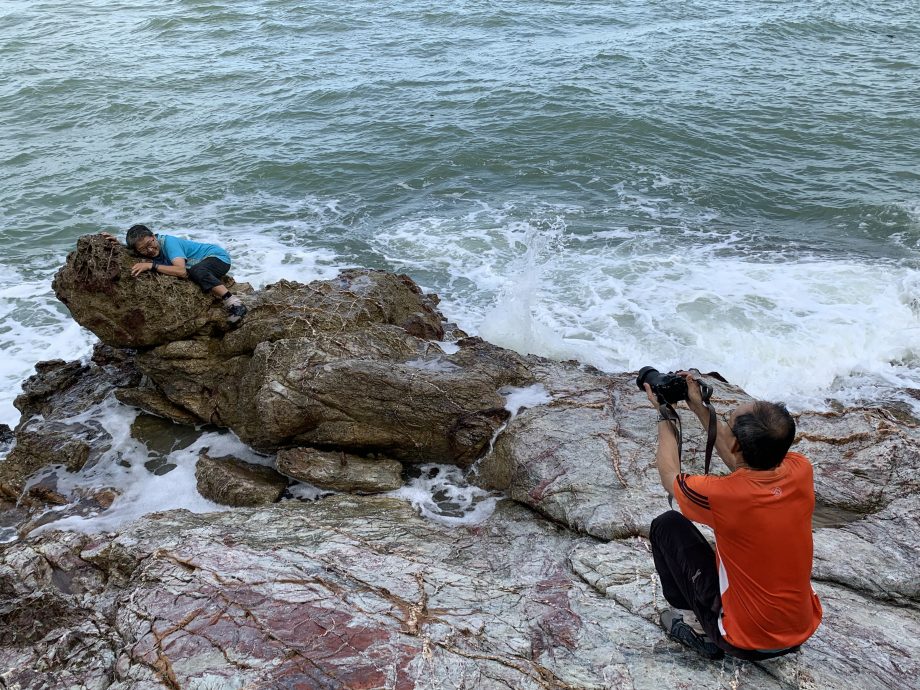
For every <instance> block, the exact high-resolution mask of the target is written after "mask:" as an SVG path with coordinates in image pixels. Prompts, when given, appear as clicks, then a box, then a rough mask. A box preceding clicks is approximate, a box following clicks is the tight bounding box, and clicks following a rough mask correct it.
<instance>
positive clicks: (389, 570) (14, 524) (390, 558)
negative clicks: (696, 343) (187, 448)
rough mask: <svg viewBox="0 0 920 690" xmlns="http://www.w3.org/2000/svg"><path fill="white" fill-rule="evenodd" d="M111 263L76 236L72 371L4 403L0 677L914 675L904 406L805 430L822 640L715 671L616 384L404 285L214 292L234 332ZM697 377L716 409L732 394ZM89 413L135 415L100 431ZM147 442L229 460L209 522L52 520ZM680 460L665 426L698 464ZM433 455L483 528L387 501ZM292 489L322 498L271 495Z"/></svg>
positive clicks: (916, 480)
mask: <svg viewBox="0 0 920 690" xmlns="http://www.w3.org/2000/svg"><path fill="white" fill-rule="evenodd" d="M130 263H131V259H130V257H129V256H128V255H127V253H126V252H125V250H123V249H122V248H120V247H116V246H113V245H111V244H108V243H106V242H105V241H104V240H102V238H100V237H96V236H87V237H83V238H81V239H80V240H79V242H78V245H77V249H76V251H75V252H73V253H72V254H71V255H70V256H68V259H67V262H66V264H65V265H64V266H63V267H62V269H61V270H60V271H59V272H58V274H57V276H56V278H55V282H54V289H55V293H56V294H57V295H58V297H59V299H61V301H62V302H64V303H65V304H66V305H67V306H68V308H69V309H70V311H71V313H72V314H73V316H74V318H75V319H76V320H77V321H78V322H79V323H80V324H81V325H83V326H85V327H86V328H88V329H90V330H91V331H93V333H95V334H96V335H97V336H98V338H99V340H100V343H99V344H98V345H97V346H96V349H95V351H94V353H93V357H92V359H91V360H90V361H88V362H62V361H53V362H42V363H39V364H38V365H36V374H35V375H34V376H33V377H31V378H30V379H29V380H27V381H26V382H25V383H24V384H23V393H22V395H20V396H19V397H18V398H17V400H16V406H17V408H18V409H19V410H20V412H21V413H22V418H21V421H20V423H19V424H18V425H17V427H16V429H15V430H14V431H13V436H14V439H15V440H14V441H11V442H10V443H11V444H12V449H11V450H10V451H9V452H8V453H7V456H6V458H5V459H4V460H2V461H0V500H2V502H3V512H2V515H3V517H2V521H0V530H2V532H3V534H6V535H8V536H7V538H8V539H9V543H7V544H5V545H0V592H2V596H0V685H2V686H3V687H8V688H58V687H60V688H65V687H66V688H113V689H119V690H121V689H127V688H162V687H166V688H196V689H198V688H200V689H204V688H243V687H245V688H269V687H271V688H275V687H290V688H295V687H302V688H377V687H380V688H416V687H418V688H442V687H443V688H491V687H496V688H506V687H512V688H620V687H624V688H681V687H691V686H696V687H704V688H722V687H725V688H801V689H804V688H831V687H837V686H838V685H839V684H840V682H841V679H843V678H846V682H847V683H848V684H849V685H850V686H851V687H854V688H867V689H868V688H879V687H896V688H912V687H920V681H918V678H920V641H918V639H917V635H916V630H917V629H920V607H918V602H920V559H918V557H917V556H918V542H920V537H918V536H917V529H916V526H917V524H918V518H920V498H918V496H920V471H918V470H920V422H918V420H916V419H914V418H913V417H912V416H911V415H910V414H909V412H907V411H905V410H900V409H882V408H854V409H847V410H840V411H835V412H832V413H827V412H821V413H818V412H803V413H801V414H798V415H797V423H798V428H799V434H798V439H797V445H796V449H797V450H799V451H800V452H803V453H805V454H806V455H808V456H809V457H810V458H811V459H812V461H813V462H814V465H815V480H816V493H817V496H818V500H819V504H820V509H821V511H820V512H821V518H822V520H821V522H820V525H817V522H816V530H815V570H814V579H815V587H816V589H817V591H818V593H819V595H820V596H821V598H822V602H823V604H824V608H825V622H824V624H822V626H821V627H820V628H819V630H818V632H817V633H816V635H815V636H814V637H813V638H812V639H811V640H810V641H809V642H808V643H807V644H806V645H805V646H804V647H803V649H802V651H801V652H799V653H797V654H794V655H790V656H787V657H784V658H780V659H776V660H771V661H768V662H763V663H758V664H752V663H748V662H739V661H733V660H727V661H725V662H721V663H718V664H713V663H708V662H704V661H702V660H700V659H697V658H695V657H694V656H693V655H692V654H691V653H689V652H686V651H685V650H683V648H681V647H679V646H677V645H676V644H674V643H671V642H669V641H668V640H666V638H664V636H663V634H662V633H661V631H660V629H659V628H658V627H657V624H656V620H657V612H658V611H659V610H660V608H662V606H663V605H664V602H663V601H662V599H661V597H660V592H659V591H658V585H657V578H656V577H655V573H654V567H653V564H652V560H651V555H650V553H649V551H648V543H647V536H648V527H649V524H650V522H651V520H652V518H653V517H655V515H657V514H658V513H660V512H661V511H662V510H664V509H665V508H666V502H665V500H664V498H663V492H662V491H661V489H660V486H659V485H658V478H657V471H656V470H655V466H654V436H655V433H656V431H655V425H654V423H653V415H654V413H653V411H652V410H650V408H649V407H648V405H647V401H645V398H644V394H642V393H640V392H639V391H638V390H637V389H636V388H635V384H634V374H629V373H623V374H608V373H605V372H601V371H599V370H596V369H593V368H591V367H588V366H585V365H581V364H579V363H577V362H555V361H550V360H546V359H542V358H539V357H534V356H522V355H519V354H517V353H514V352H511V351H508V350H504V349H502V348H499V347H496V346H494V345H491V344H490V343H487V342H484V341H482V340H480V339H478V338H469V337H467V336H466V334H465V333H463V332H462V331H460V330H459V329H458V328H457V327H456V326H455V325H453V324H451V323H449V322H448V321H447V320H446V318H445V317H444V316H443V315H442V314H441V313H440V311H439V310H438V307H437V304H438V300H437V297H436V296H434V295H426V294H424V293H423V292H422V291H421V290H420V289H419V288H418V286H416V285H415V283H414V282H413V281H412V280H411V279H410V278H408V277H406V276H396V275H393V274H388V273H384V272H379V271H369V270H358V269H355V270H350V271H346V272H343V273H342V274H341V275H340V276H339V277H338V278H336V279H334V280H330V281H318V282H315V283H311V284H309V285H303V284H298V283H293V282H287V281H282V282H280V283H276V284H274V285H270V286H267V287H266V288H265V289H263V290H261V291H253V290H251V289H250V288H249V287H248V286H245V285H240V284H236V285H234V290H235V291H236V292H237V293H239V294H241V296H242V297H243V299H244V301H245V302H246V304H247V306H248V307H249V310H250V311H249V314H248V315H247V317H246V319H245V320H244V322H243V324H242V325H241V326H240V327H239V328H237V329H234V330H230V329H229V328H228V327H227V326H226V324H225V322H224V319H223V314H222V312H221V310H220V309H216V308H214V307H213V305H212V304H211V303H210V300H209V299H208V298H206V297H204V296H202V295H201V293H200V292H198V291H197V289H196V288H195V287H194V286H193V285H191V284H190V283H188V282H187V281H181V280H177V279H172V278H167V277H162V276H160V277H157V276H153V275H146V276H142V277H141V278H140V279H136V280H135V279H132V278H131V277H130ZM231 284H232V283H231ZM713 382H714V384H715V393H714V395H713V401H714V403H715V404H716V407H717V409H719V410H726V409H730V408H731V407H733V406H735V405H737V404H738V403H739V402H742V401H745V400H748V399H750V398H749V397H748V396H747V395H746V394H745V393H744V392H743V391H741V390H740V389H738V388H737V387H735V386H732V385H731V384H729V383H726V382H722V381H719V380H716V379H715V378H714V379H713ZM521 391H525V392H526V391H530V392H531V393H534V392H536V393H537V394H535V395H530V396H529V397H528V396H526V395H525V396H524V398H523V399H524V400H525V401H526V400H528V399H529V400H530V403H529V406H526V405H527V403H526V402H525V406H523V407H521V406H519V405H514V404H512V403H511V402H509V401H510V400H511V399H512V398H513V397H514V396H515V395H518V394H520V392H521ZM101 405H120V406H129V407H131V408H137V409H138V410H141V411H143V414H142V415H141V416H138V417H137V418H136V419H135V422H134V424H133V425H132V427H131V432H130V434H126V436H127V437H128V438H127V439H125V438H121V437H119V438H116V437H115V435H113V434H112V433H111V432H110V431H109V430H107V428H106V427H105V426H104V425H103V424H101V423H100V422H99V419H98V417H96V416H94V411H95V410H98V409H99V407H100V406H101ZM151 415H152V416H151ZM688 421H689V420H688ZM158 425H159V426H158ZM688 427H689V424H688ZM154 428H157V429H158V431H157V432H156V433H158V434H160V435H161V436H162V437H163V438H164V439H165V440H164V441H163V443H165V444H166V448H167V450H166V451H165V452H164V453H162V454H161V455H162V457H163V458H165V457H167V455H168V450H169V449H170V448H172V447H174V444H175V443H176V442H177V441H176V439H180V438H181V437H182V435H183V434H190V435H193V434H195V433H200V432H196V431H195V430H196V429H199V430H200V429H202V428H221V429H228V430H231V431H232V432H233V433H234V434H235V435H236V437H238V438H239V439H240V440H242V441H243V442H244V443H245V444H246V445H247V446H248V447H249V448H250V449H251V451H250V452H248V453H247V456H246V457H244V458H234V457H226V456H224V455H223V454H221V453H220V452H218V451H216V450H212V449H205V448H202V449H200V451H199V452H198V455H197V461H196V462H195V463H194V464H195V475H196V480H197V486H198V491H199V492H200V493H201V494H202V495H203V496H206V497H207V498H208V499H209V500H211V501H214V505H215V508H218V507H219V506H218V505H217V504H220V505H221V506H224V507H225V508H224V509H223V510H220V511H217V512H201V513H190V512H188V511H167V512H159V513H152V514H148V515H145V516H144V517H142V518H140V519H137V520H135V521H134V522H131V523H130V524H126V525H123V526H119V527H118V528H117V529H116V530H114V531H111V530H110V531H106V532H98V531H97V532H95V533H92V532H91V533H86V534H84V533H77V532H73V531H55V530H54V529H53V528H54V526H55V522H56V521H58V520H60V519H61V518H62V517H64V516H71V515H87V516H91V515H105V514H106V513H107V511H112V510H114V509H117V508H118V506H119V505H123V503H124V502H125V501H127V500H129V496H127V495H125V494H123V493H122V492H121V490H120V489H119V487H118V486H107V485H104V484H100V483H99V482H89V481H87V482H85V483H81V481H80V478H81V477H87V476H89V475H90V474H92V472H93V470H94V468H98V467H99V466H100V465H101V464H102V463H107V462H108V463H118V462H123V463H125V464H127V465H131V462H130V461H129V460H126V459H125V456H124V454H123V452H122V448H123V447H124V444H125V443H127V442H130V443H135V444H136V443H144V444H145V445H146V446H147V447H150V446H152V445H153V442H152V441H151V440H150V439H151V438H152V437H153V432H152V431H151V429H154ZM145 429H146V431H145ZM190 438H192V436H190ZM2 442H3V438H0V443H2ZM188 443H191V441H189V442H188ZM702 444H703V439H702V437H701V436H700V435H694V434H692V433H689V434H688V435H687V439H686V440H685V458H686V461H687V465H688V467H689V468H690V469H691V471H692V470H697V471H701V467H700V466H699V465H700V464H701V461H700V457H701V454H702V448H701V446H702ZM427 463H438V464H442V465H451V466H456V467H459V468H463V469H465V470H466V476H467V479H468V480H469V481H472V482H474V483H476V484H477V485H479V486H480V487H482V488H483V489H486V490H490V491H495V492H501V495H503V496H506V497H507V498H506V499H505V500H501V501H499V502H498V504H497V508H496V509H495V512H494V513H493V514H492V515H491V516H489V517H488V519H486V520H485V521H483V522H481V523H479V524H460V525H457V526H446V525H443V524H438V523H436V522H432V521H431V520H426V519H425V518H423V517H420V516H419V515H417V514H416V512H415V511H414V510H412V508H411V506H410V505H409V504H408V503H407V502H406V501H404V500H400V499H398V498H394V497H393V496H392V495H390V494H387V492H393V491H394V490H398V489H399V487H400V486H401V485H402V484H403V482H404V481H405V478H406V476H407V474H410V473H411V472H412V471H413V467H414V468H418V467H420V466H423V465H425V464H427ZM171 469H172V468H170V467H169V466H168V463H167V462H166V461H165V460H163V459H162V458H161V459H160V460H155V461H154V460H152V461H151V462H150V464H148V465H146V469H145V470H144V471H149V472H153V473H163V476H164V477H167V478H168V477H169V472H170V470H171ZM307 485H310V486H313V487H316V488H318V489H321V490H323V491H322V493H324V494H325V493H328V494H330V495H327V496H325V497H323V498H320V499H319V500H316V501H308V502H303V501H299V500H283V499H285V498H290V497H291V495H292V494H296V492H295V491H292V489H294V488H295V487H298V486H307ZM333 492H335V493H333ZM317 495H319V494H317ZM229 506H233V507H232V508H229Z"/></svg>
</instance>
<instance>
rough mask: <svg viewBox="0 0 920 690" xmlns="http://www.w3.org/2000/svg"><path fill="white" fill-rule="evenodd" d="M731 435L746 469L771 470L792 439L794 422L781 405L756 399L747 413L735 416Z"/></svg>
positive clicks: (778, 462)
mask: <svg viewBox="0 0 920 690" xmlns="http://www.w3.org/2000/svg"><path fill="white" fill-rule="evenodd" d="M732 433H733V434H734V435H735V438H736V439H738V445H739V446H741V455H742V457H743V458H744V462H745V463H747V465H748V467H750V468H751V469H754V470H772V469H773V468H774V467H776V466H777V465H779V464H780V463H781V462H782V461H783V458H785V457H786V453H787V452H789V447H790V446H792V442H793V441H794V440H795V420H794V419H793V418H792V415H791V414H789V410H787V409H786V406H785V405H783V404H782V403H771V402H765V401H763V400H758V401H756V402H755V403H754V408H753V409H752V410H751V411H750V412H747V413H746V414H740V415H738V416H737V417H735V423H734V425H733V426H732Z"/></svg>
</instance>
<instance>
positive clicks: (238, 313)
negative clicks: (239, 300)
mask: <svg viewBox="0 0 920 690" xmlns="http://www.w3.org/2000/svg"><path fill="white" fill-rule="evenodd" d="M247 311H249V310H248V309H247V308H246V305H245V304H234V305H233V306H232V307H230V308H229V309H228V310H227V323H230V324H234V325H235V324H238V323H239V322H240V319H242V318H243V317H244V316H246V312H247Z"/></svg>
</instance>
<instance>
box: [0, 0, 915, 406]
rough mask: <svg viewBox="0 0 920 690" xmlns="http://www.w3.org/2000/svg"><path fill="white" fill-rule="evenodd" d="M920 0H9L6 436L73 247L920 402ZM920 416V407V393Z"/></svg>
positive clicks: (763, 384) (811, 387)
mask: <svg viewBox="0 0 920 690" xmlns="http://www.w3.org/2000/svg"><path fill="white" fill-rule="evenodd" d="M918 27H920V6H918V5H917V4H916V3H915V2H897V1H882V2H877V3H864V2H853V1H849V2H817V3H815V2H789V3H773V2H753V3H743V4H742V3H732V2H718V1H705V2H703V1H700V2H688V3H664V2H644V3H608V2H603V3H601V2H579V3H560V2H541V3H535V2H534V3H529V2H514V1H510V2H499V3H495V2H458V3H421V2H411V1H410V2H401V3H386V4H380V3H363V2H361V3H358V2H344V3H343V2H336V3H327V2H301V1H298V2H294V1H293V0H266V1H264V2H258V3H255V2H242V1H234V2H202V1H197V0H195V1H193V0H172V1H167V2H163V1H158V2H141V1H137V2H131V3H127V2H115V3H112V2H108V1H106V2H103V1H102V0H86V1H84V2H78V3H74V2H66V3H65V2H60V1H57V0H54V1H38V2H34V1H31V0H30V1H28V2H26V1H21V2H20V1H16V0H6V1H5V2H3V3H2V4H0V211H2V213H0V239H2V242H3V249H4V251H3V252H2V255H0V262H2V264H3V266H2V270H0V349H2V352H3V356H2V358H0V380H2V381H3V385H2V392H0V421H4V422H7V423H11V424H12V423H15V422H16V421H17V419H18V415H17V413H16V411H15V410H14V409H13V407H12V405H11V401H12V398H13V397H14V396H15V394H16V392H17V389H18V382H19V381H20V380H21V379H22V378H23V377H24V376H26V375H28V373H30V371H31V367H32V364H33V363H34V362H35V361H36V360H39V359H48V358H51V357H63V358H73V357H78V356H81V355H82V354H84V353H86V352H87V351H88V348H89V346H90V343H91V338H90V336H89V335H88V334H87V333H86V332H84V331H82V330H80V329H79V328H78V327H77V326H76V325H75V324H73V323H72V322H71V321H70V319H69V317H68V316H67V315H66V313H65V310H64V309H63V307H61V306H60V305H59V304H57V303H56V301H55V300H54V299H53V296H52V295H51V294H50V277H51V275H52V274H53V271H54V270H55V269H56V268H57V267H58V266H59V265H60V263H61V262H62V261H63V259H64V257H65V255H66V253H67V252H68V251H69V250H70V249H71V248H72V247H73V245H74V242H75V240H76V238H77V237H78V236H79V235H81V234H83V233H87V232H93V231H96V230H100V229H105V230H109V231H118V232H119V233H120V232H121V231H123V230H124V229H125V228H127V227H128V226H129V225H130V224H132V223H134V222H146V223H148V224H150V225H152V226H154V227H155V229H158V230H165V231H171V232H175V233H177V234H187V235H191V236H195V237H199V238H202V239H204V240H207V241H219V242H222V243H224V244H225V245H226V246H227V247H228V248H229V249H230V251H231V254H232V255H233V258H234V264H235V265H234V273H235V275H236V277H238V278H243V279H247V280H250V281H253V282H255V283H256V284H265V283H268V282H273V281H275V280H277V279H279V278H295V279H299V280H308V279H311V278H314V277H327V276H330V275H333V274H334V273H335V271H336V270H337V269H338V268H339V267H342V266H346V265H355V264H359V265H364V266H372V267H378V268H386V269H392V270H398V271H404V272H407V273H409V274H410V275H412V276H414V277H415V278H416V279H417V280H418V281H419V282H420V283H422V284H423V285H424V286H425V287H426V288H428V289H431V290H435V291H437V292H438V293H440V294H441V295H442V297H443V298H444V302H443V305H442V306H443V308H444V310H445V312H446V313H447V314H448V315H449V316H451V317H452V318H454V319H455V320H457V321H459V322H460V324H461V325H462V326H463V327H464V328H466V329H467V330H469V331H473V332H478V333H481V334H482V335H484V336H486V337H488V338H490V339H492V340H494V341H496V342H498V343H500V344H503V345H506V346H509V347H514V348H517V349H519V350H521V351H529V352H536V353H540V354H545V355H550V356H558V357H566V358H568V357H578V358H581V359H583V360H585V361H589V362H591V363H593V364H596V365H598V366H601V367H603V368H606V369H610V370H624V369H638V368H639V367H641V366H643V365H645V364H652V365H655V366H657V367H659V368H662V369H668V368H674V367H679V366H681V367H685V366H696V367H698V368H700V369H701V370H704V371H705V370H718V371H720V372H721V373H722V374H723V375H724V376H725V377H726V378H728V379H729V380H732V381H734V382H737V383H739V384H741V385H743V386H744V387H746V388H747V389H748V390H749V391H751V392H753V393H755V394H758V395H762V396H767V397H772V398H780V399H786V400H787V401H789V402H790V403H792V404H793V405H794V406H798V407H805V406H810V407H813V406H820V405H824V404H825V401H826V400H827V399H828V398H834V399H838V400H841V401H843V402H844V403H848V402H854V401H858V400H863V401H869V402H878V401H886V400H890V399H893V398H899V397H902V396H903V397H904V399H905V400H908V401H913V398H910V397H909V396H904V394H903V393H902V392H901V389H902V388H904V387H920V371H918V351H917V348H916V347H915V342H916V341H917V336H918V334H920V320H918V314H920V307H918V304H920V302H918V295H920V293H918V288H920V274H918V240H920V171H918V162H920V143H918V141H920V137H918V136H917V134H918V132H920V127H918V124H920V122H918V119H920V115H918V113H920V107H918V106H920V95H918V91H917V89H916V85H917V84H918V83H920V80H918V76H920V49H918V48H917V46H920V28H918ZM914 402H915V401H914Z"/></svg>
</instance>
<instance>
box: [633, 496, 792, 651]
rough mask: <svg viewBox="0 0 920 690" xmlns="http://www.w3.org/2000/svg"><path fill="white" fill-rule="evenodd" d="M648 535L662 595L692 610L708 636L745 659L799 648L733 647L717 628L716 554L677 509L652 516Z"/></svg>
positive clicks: (717, 584) (718, 602)
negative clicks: (777, 649) (764, 650)
mask: <svg viewBox="0 0 920 690" xmlns="http://www.w3.org/2000/svg"><path fill="white" fill-rule="evenodd" d="M649 539H650V541H651V542H652V557H653V558H654V559H655V570H657V571H658V577H660V578H661V591H662V593H663V594H664V598H665V599H667V601H668V603H669V604H670V605H671V606H673V607H674V608H677V609H684V610H691V611H693V613H694V614H696V618H697V620H699V622H700V625H702V626H703V630H704V631H705V632H706V635H707V636H708V637H709V639H710V640H712V641H713V642H715V643H716V644H717V645H718V646H719V647H720V648H721V649H723V650H725V653H726V654H731V655H732V656H734V657H737V658H739V659H745V660H747V661H761V660H763V659H772V658H773V657H775V656H782V655H783V654H788V653H789V652H794V651H796V650H797V649H798V647H791V648H789V649H784V650H782V651H779V652H760V651H757V650H753V649H741V648H740V647H735V646H734V645H732V644H729V643H728V642H727V641H726V640H725V638H724V637H722V634H721V633H720V632H719V613H720V612H721V611H722V595H721V594H720V592H719V573H718V570H717V568H716V554H715V552H714V551H713V550H712V547H711V546H710V545H709V542H707V541H706V538H705V537H704V536H703V534H702V533H701V532H700V531H699V530H698V529H697V528H696V527H695V526H694V525H693V523H692V522H690V520H688V519H687V518H685V517H684V516H683V515H681V514H680V513H678V512H677V511H676V510H669V511H667V512H666V513H662V514H661V515H659V516H658V517H656V518H655V519H654V520H652V529H651V531H650V533H649Z"/></svg>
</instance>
